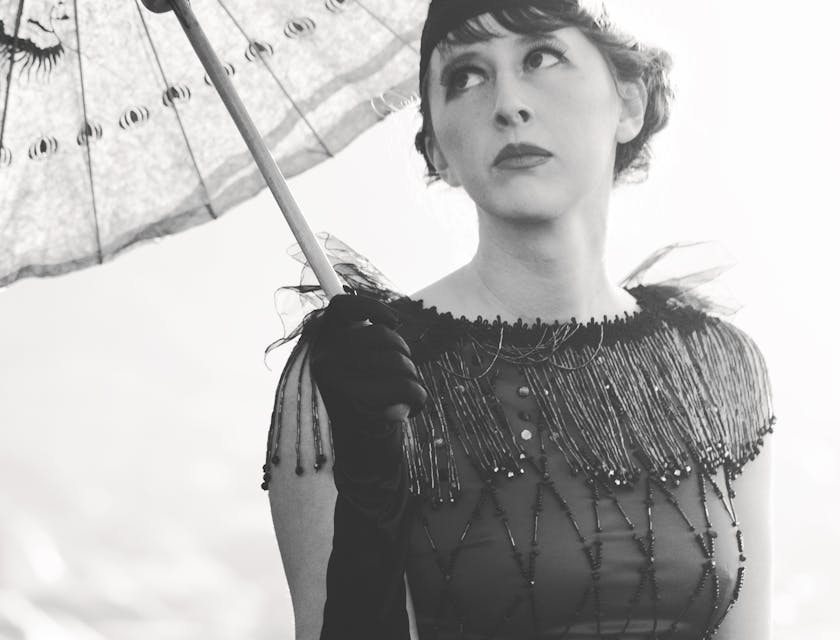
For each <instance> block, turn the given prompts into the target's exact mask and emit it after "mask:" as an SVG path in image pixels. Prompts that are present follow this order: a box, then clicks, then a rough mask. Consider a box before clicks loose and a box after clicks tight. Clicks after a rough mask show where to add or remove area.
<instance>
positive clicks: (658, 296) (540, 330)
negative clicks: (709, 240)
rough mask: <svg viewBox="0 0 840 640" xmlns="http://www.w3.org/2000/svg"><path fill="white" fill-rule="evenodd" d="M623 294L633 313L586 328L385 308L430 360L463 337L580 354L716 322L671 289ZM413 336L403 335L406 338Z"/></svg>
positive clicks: (414, 306) (396, 301)
mask: <svg viewBox="0 0 840 640" xmlns="http://www.w3.org/2000/svg"><path fill="white" fill-rule="evenodd" d="M624 290H625V291H627V292H628V293H629V294H630V295H632V296H633V297H634V298H635V299H636V302H637V304H638V306H639V309H638V310H637V311H635V312H633V313H630V312H624V314H623V315H618V314H616V315H615V316H614V317H613V318H609V317H606V316H604V317H603V318H602V319H601V320H596V319H595V318H591V319H590V320H589V321H588V322H586V323H582V322H579V321H578V320H577V319H576V318H572V319H570V320H569V321H568V322H560V321H559V320H555V321H552V322H551V323H548V322H543V321H542V320H541V319H538V320H537V321H535V322H533V323H527V322H523V321H522V319H521V318H520V319H518V320H516V321H515V322H508V321H506V320H501V318H500V316H497V317H496V319H495V320H492V321H491V320H489V319H486V318H483V317H481V316H478V317H476V318H467V317H465V316H463V315H462V316H460V317H457V318H456V317H455V316H454V315H453V314H452V313H451V312H449V311H438V309H437V307H436V306H435V305H432V306H429V307H427V306H425V304H424V300H423V299H422V298H418V299H414V298H411V297H410V296H397V297H395V298H392V299H391V301H390V302H389V304H391V305H392V306H393V307H394V308H395V309H396V310H397V311H401V312H402V317H401V322H402V323H403V324H407V325H413V326H414V327H416V332H417V333H419V334H422V335H423V336H424V338H423V342H425V343H426V346H427V347H428V348H429V349H430V350H429V352H428V353H425V349H424V351H423V353H424V357H433V356H435V355H436V354H437V353H438V352H440V351H442V350H444V349H445V348H448V347H449V346H451V344H452V343H453V341H457V339H458V338H460V337H466V336H470V337H472V338H475V339H477V340H480V341H482V342H488V343H493V344H496V343H497V342H498V341H499V340H500V339H502V340H503V341H504V343H505V344H511V345H515V346H519V347H527V346H533V345H534V344H541V343H542V342H543V340H544V339H545V338H546V337H548V336H552V335H561V334H562V335H564V336H565V338H564V339H563V344H564V348H571V349H582V348H586V347H587V346H592V345H597V344H603V345H605V346H609V345H612V344H615V343H617V342H635V341H637V340H640V339H642V338H644V337H645V336H649V335H651V334H653V333H656V332H657V331H660V330H662V329H663V328H665V327H668V326H670V327H673V328H676V329H679V330H682V331H687V332H690V331H692V330H694V329H697V328H699V327H701V326H703V325H706V324H708V323H710V322H715V321H717V320H718V319H717V318H715V317H714V316H710V315H709V314H708V313H706V311H705V310H703V309H699V308H695V307H693V306H691V305H689V304H685V303H684V302H683V301H679V300H677V299H675V298H674V289H673V288H672V287H667V286H664V287H663V286H658V285H636V286H634V287H632V288H628V287H624ZM414 333H415V331H413V330H409V331H408V333H407V335H413V334H414ZM418 346H419V345H418ZM412 349H414V347H412Z"/></svg>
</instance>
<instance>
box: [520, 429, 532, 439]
mask: <svg viewBox="0 0 840 640" xmlns="http://www.w3.org/2000/svg"><path fill="white" fill-rule="evenodd" d="M519 435H520V437H521V438H522V439H523V440H530V439H531V437H532V436H533V434H532V433H531V432H530V430H528V429H523V430H522V433H520V434H519Z"/></svg>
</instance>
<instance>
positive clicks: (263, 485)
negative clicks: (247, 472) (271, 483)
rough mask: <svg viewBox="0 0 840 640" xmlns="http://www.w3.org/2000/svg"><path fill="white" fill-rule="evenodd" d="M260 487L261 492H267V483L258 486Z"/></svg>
mask: <svg viewBox="0 0 840 640" xmlns="http://www.w3.org/2000/svg"><path fill="white" fill-rule="evenodd" d="M260 487H261V488H262V490H263V491H267V490H268V483H267V482H263V483H262V484H261V485H260Z"/></svg>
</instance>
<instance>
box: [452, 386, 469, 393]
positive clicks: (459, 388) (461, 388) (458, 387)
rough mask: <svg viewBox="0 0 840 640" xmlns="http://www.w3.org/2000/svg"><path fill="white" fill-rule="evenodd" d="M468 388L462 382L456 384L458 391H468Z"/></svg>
mask: <svg viewBox="0 0 840 640" xmlns="http://www.w3.org/2000/svg"><path fill="white" fill-rule="evenodd" d="M466 390H467V388H466V387H465V386H464V385H462V384H456V385H455V391H457V392H458V393H464V391H466Z"/></svg>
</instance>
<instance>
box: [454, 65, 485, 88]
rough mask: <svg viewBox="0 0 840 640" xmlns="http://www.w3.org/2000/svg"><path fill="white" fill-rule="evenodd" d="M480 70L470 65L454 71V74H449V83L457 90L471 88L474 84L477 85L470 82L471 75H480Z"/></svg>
mask: <svg viewBox="0 0 840 640" xmlns="http://www.w3.org/2000/svg"><path fill="white" fill-rule="evenodd" d="M479 73H480V72H479V71H478V70H477V69H472V68H468V67H464V68H463V69H457V70H456V71H453V72H452V74H451V75H450V76H449V82H448V83H447V84H448V86H449V88H450V89H455V90H456V91H463V90H464V89H469V88H470V87H472V86H475V84H476V83H473V84H469V81H470V76H471V75H472V76H478V75H479Z"/></svg>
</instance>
